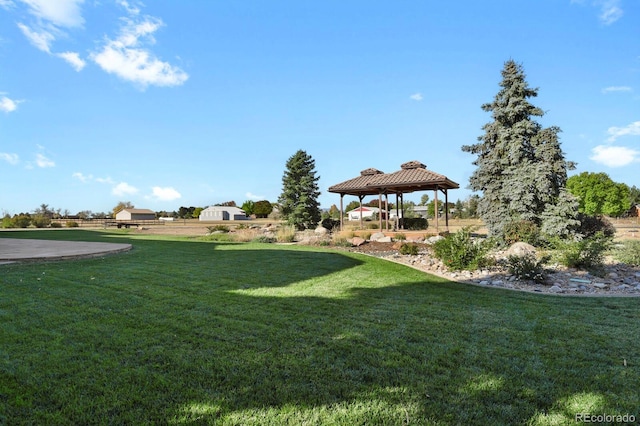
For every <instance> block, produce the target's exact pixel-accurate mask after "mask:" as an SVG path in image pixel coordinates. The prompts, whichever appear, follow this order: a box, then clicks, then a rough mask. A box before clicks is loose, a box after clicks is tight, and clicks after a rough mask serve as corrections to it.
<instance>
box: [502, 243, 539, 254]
mask: <svg viewBox="0 0 640 426" xmlns="http://www.w3.org/2000/svg"><path fill="white" fill-rule="evenodd" d="M504 255H505V256H506V257H509V256H517V257H526V256H535V255H536V248H535V247H534V246H532V245H531V244H527V243H523V242H517V243H513V244H512V245H511V247H509V248H508V249H507V251H505V253H504Z"/></svg>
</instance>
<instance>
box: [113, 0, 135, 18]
mask: <svg viewBox="0 0 640 426" xmlns="http://www.w3.org/2000/svg"><path fill="white" fill-rule="evenodd" d="M117 3H118V4H119V5H120V6H122V7H123V8H124V9H125V10H126V11H127V12H128V13H129V14H130V15H138V14H139V13H140V9H138V8H137V7H135V6H131V5H130V4H129V2H128V1H126V0H119V1H117Z"/></svg>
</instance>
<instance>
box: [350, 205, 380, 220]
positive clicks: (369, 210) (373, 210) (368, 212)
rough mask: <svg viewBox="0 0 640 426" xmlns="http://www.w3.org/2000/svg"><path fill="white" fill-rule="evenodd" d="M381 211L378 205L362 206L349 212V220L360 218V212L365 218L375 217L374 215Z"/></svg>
mask: <svg viewBox="0 0 640 426" xmlns="http://www.w3.org/2000/svg"><path fill="white" fill-rule="evenodd" d="M379 212H380V209H379V208H378V207H367V206H362V207H358V208H357V209H353V210H350V211H348V212H347V217H348V218H349V220H360V214H361V213H362V218H363V219H367V218H368V219H373V218H374V215H376V214H377V213H379ZM382 218H383V219H384V210H383V211H382Z"/></svg>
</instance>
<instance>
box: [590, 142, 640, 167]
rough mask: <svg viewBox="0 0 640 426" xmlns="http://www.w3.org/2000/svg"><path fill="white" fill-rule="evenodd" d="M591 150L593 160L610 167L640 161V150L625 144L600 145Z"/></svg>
mask: <svg viewBox="0 0 640 426" xmlns="http://www.w3.org/2000/svg"><path fill="white" fill-rule="evenodd" d="M591 152H592V153H593V155H592V156H591V157H589V158H590V159H591V160H593V161H595V162H596V163H600V164H604V165H605V166H608V167H624V166H628V165H629V164H631V163H637V162H640V151H636V150H635V149H631V148H627V147H624V146H611V145H598V146H596V147H595V148H593V149H592V150H591Z"/></svg>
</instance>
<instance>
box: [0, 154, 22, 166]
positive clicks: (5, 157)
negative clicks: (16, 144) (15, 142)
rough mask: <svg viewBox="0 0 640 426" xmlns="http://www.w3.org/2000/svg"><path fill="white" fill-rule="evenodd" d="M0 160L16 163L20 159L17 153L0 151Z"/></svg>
mask: <svg viewBox="0 0 640 426" xmlns="http://www.w3.org/2000/svg"><path fill="white" fill-rule="evenodd" d="M0 160H4V161H6V162H7V163H9V164H18V161H20V159H19V157H18V154H9V153H6V152H0Z"/></svg>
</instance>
